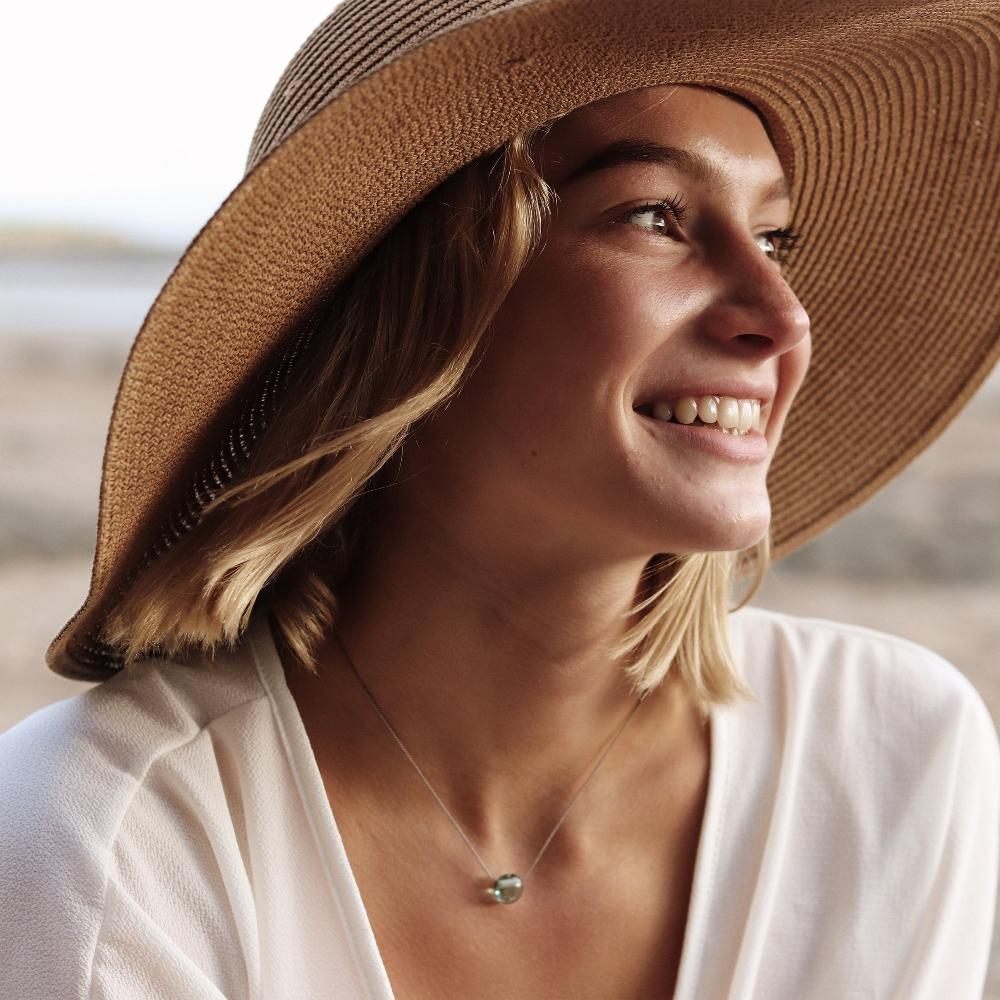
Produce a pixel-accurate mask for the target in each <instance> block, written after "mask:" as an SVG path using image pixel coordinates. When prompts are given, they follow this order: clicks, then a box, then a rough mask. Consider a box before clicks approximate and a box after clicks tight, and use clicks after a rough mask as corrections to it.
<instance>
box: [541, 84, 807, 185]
mask: <svg viewBox="0 0 1000 1000" xmlns="http://www.w3.org/2000/svg"><path fill="white" fill-rule="evenodd" d="M634 162H651V163H657V164H660V165H662V166H663V167H664V168H671V169H674V170H679V171H680V172H682V173H685V174H687V175H688V176H689V177H691V178H692V179H694V180H695V181H697V182H698V183H699V184H702V185H704V186H706V187H716V188H724V187H727V186H739V187H745V186H748V185H749V186H753V187H757V188H759V190H760V191H761V192H762V196H763V197H765V199H767V200H776V199H778V198H780V197H783V198H785V199H787V197H788V186H787V182H786V180H785V177H784V173H783V171H782V168H781V162H780V160H779V159H778V155H777V153H776V152H775V149H774V147H773V145H772V144H771V140H770V138H769V137H768V134H767V130H766V128H765V125H764V122H763V120H762V119H761V117H760V116H759V115H758V113H757V111H756V110H755V109H754V108H753V107H752V106H751V105H750V104H749V103H747V102H745V101H744V100H743V99H741V98H739V97H737V96H736V95H729V94H725V93H721V92H719V91H715V90H711V89H709V88H704V87H694V86H687V85H677V86H675V85H672V84H671V85H665V86H658V87H647V88H644V89H643V90H637V91H629V92H627V93H625V94H616V95H614V96H613V97H609V98H606V99H604V100H601V101H595V102H594V103H592V104H587V105H584V106H583V107H581V108H577V109H576V110H575V111H572V112H570V113H569V114H568V115H566V116H564V117H563V118H561V119H559V120H558V121H557V122H555V124H554V125H553V126H552V128H551V129H550V131H549V133H548V135H547V136H546V138H545V142H544V145H543V147H542V153H541V158H540V166H541V170H542V175H543V176H544V177H545V178H546V180H547V181H548V182H549V183H550V184H551V185H552V186H553V187H554V188H556V190H561V189H563V188H565V187H567V186H569V185H573V184H576V183H577V182H578V179H580V178H582V177H584V176H597V175H599V174H604V173H605V172H607V173H610V172H611V171H613V170H614V169H616V168H619V167H620V166H621V165H622V164H628V163H634Z"/></svg>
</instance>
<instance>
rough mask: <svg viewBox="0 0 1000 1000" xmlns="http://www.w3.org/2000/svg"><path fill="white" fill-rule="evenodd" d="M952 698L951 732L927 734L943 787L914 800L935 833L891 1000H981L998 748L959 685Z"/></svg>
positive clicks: (996, 842) (999, 824) (998, 845)
mask: <svg viewBox="0 0 1000 1000" xmlns="http://www.w3.org/2000/svg"><path fill="white" fill-rule="evenodd" d="M960 694H961V697H960V698H959V699H958V704H957V706H956V707H955V709H954V712H953V714H952V723H951V725H950V726H948V727H947V728H946V729H945V730H943V731H941V732H939V733H936V734H935V733H931V734H928V738H929V740H930V741H931V742H932V744H933V745H934V747H935V754H934V759H933V760H932V763H931V766H930V767H929V769H928V773H929V774H936V775H946V776H947V780H946V781H945V782H936V781H929V782H928V783H927V785H926V786H924V787H922V788H921V789H920V790H919V793H918V795H919V797H920V798H922V799H923V800H924V801H923V806H924V807H926V808H927V809H934V808H936V809H937V810H938V814H939V817H940V825H939V830H940V833H939V836H938V837H936V838H934V840H933V841H932V842H931V852H930V853H929V855H928V856H926V857H925V858H924V859H923V860H924V862H925V864H926V865H927V869H928V877H927V878H926V880H925V881H924V880H922V886H923V889H924V893H923V897H924V900H925V903H924V908H923V912H922V914H921V918H920V919H919V921H918V922H917V924H916V926H917V928H918V932H917V934H916V935H915V936H913V937H911V939H910V940H909V942H908V943H907V944H908V949H907V950H908V956H907V963H906V969H907V975H906V976H905V982H904V983H903V984H902V986H901V988H900V989H899V991H898V992H897V994H896V997H897V998H898V1000H904V998H905V1000H913V998H921V1000H937V998H940V997H951V998H954V1000H981V998H982V996H983V990H984V984H985V981H986V975H987V970H988V967H989V963H990V954H991V947H992V939H993V926H994V920H995V917H996V897H997V879H998V863H1000V741H998V738H997V730H996V727H995V725H994V722H993V720H992V717H991V716H990V713H989V710H988V709H987V708H986V705H985V704H984V702H983V700H982V698H981V697H980V695H979V693H978V692H977V691H976V690H975V688H973V687H972V685H971V684H968V683H967V682H964V679H963V683H962V684H961V691H960ZM935 798H936V800H937V801H936V803H935V801H934V799H935ZM921 811H922V812H923V809H922V810H921Z"/></svg>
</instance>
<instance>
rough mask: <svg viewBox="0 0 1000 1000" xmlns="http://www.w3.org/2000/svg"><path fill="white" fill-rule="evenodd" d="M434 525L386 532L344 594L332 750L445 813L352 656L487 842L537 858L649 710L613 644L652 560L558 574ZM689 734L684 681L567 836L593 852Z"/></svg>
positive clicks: (658, 697)
mask: <svg viewBox="0 0 1000 1000" xmlns="http://www.w3.org/2000/svg"><path fill="white" fill-rule="evenodd" d="M411 524H412V521H411ZM421 529H423V530H412V529H411V530H409V531H400V530H398V529H390V527H389V525H388V524H386V525H385V527H384V530H383V532H382V533H381V536H380V537H381V539H383V540H384V539H389V538H391V544H388V543H386V542H384V541H383V542H376V543H375V544H373V545H371V546H370V548H369V551H368V552H367V553H366V557H365V559H364V560H363V563H362V568H361V570H360V571H359V572H357V573H356V574H355V575H354V576H352V577H351V579H350V580H349V581H348V582H347V584H346V585H344V586H342V587H341V588H340V598H339V601H338V609H337V616H336V630H337V633H338V635H339V636H340V639H341V640H342V643H343V648H342V647H341V644H340V643H339V642H338V641H337V640H336V638H334V637H331V638H330V639H329V640H328V641H327V642H325V643H324V644H323V646H322V647H321V648H320V650H319V651H318V661H319V675H318V676H317V677H316V678H310V679H309V685H310V691H309V693H308V698H309V699H310V701H313V702H318V703H325V704H326V705H328V706H332V704H333V703H334V702H335V703H336V705H337V711H336V713H329V714H327V713H323V714H324V717H325V718H327V719H329V718H334V717H335V718H336V719H337V730H338V732H334V731H333V730H332V729H329V730H328V735H329V739H330V740H331V741H332V743H334V744H336V746H337V751H336V752H337V753H338V754H340V755H341V759H342V760H345V761H346V760H349V761H350V763H349V765H347V764H345V767H348V766H349V768H350V769H351V770H352V772H353V773H354V774H355V775H356V776H357V777H356V778H353V779H351V780H352V781H355V780H356V781H357V783H358V785H359V790H360V789H363V788H367V789H368V790H369V791H371V792H372V794H377V795H379V796H382V797H383V800H385V798H384V797H385V796H389V797H390V799H391V801H393V802H394V803H400V804H411V805H412V807H413V808H414V810H426V809H430V810H433V811H435V812H440V807H439V806H437V805H436V804H435V803H434V802H433V801H432V800H431V798H430V794H429V793H428V791H427V789H426V787H425V786H424V785H423V782H421V780H420V777H419V775H418V774H417V773H416V771H415V770H414V768H413V766H412V765H411V764H410V763H409V762H408V761H407V760H406V758H405V756H404V754H403V753H402V752H401V751H400V749H399V746H398V745H397V744H396V742H395V740H394V739H393V738H392V736H391V734H390V733H389V731H388V729H387V728H386V726H385V724H384V723H383V722H382V721H381V719H379V717H378V714H377V713H376V711H375V709H374V707H373V705H372V703H371V701H370V700H369V697H368V695H367V694H365V691H364V689H363V687H362V686H361V684H359V683H358V679H357V677H355V676H354V672H353V670H352V669H351V667H350V662H349V661H348V659H347V657H345V655H344V652H343V649H346V650H347V653H348V654H349V657H350V661H352V662H353V664H354V665H355V667H356V669H357V671H358V674H360V676H361V678H363V680H364V683H365V685H366V686H367V687H368V688H369V690H370V691H371V694H372V696H373V697H374V699H375V701H376V702H377V704H378V706H379V707H380V709H381V710H382V712H383V713H384V715H385V717H386V718H387V719H388V721H389V723H390V724H391V726H392V728H393V729H394V730H395V731H396V733H397V734H398V736H399V738H400V739H401V741H402V743H403V744H404V746H405V747H406V749H407V750H408V751H409V752H410V754H411V755H412V756H413V758H414V760H415V761H416V763H417V764H418V766H419V767H420V770H421V771H422V772H423V774H424V775H425V776H426V778H427V780H428V781H429V782H430V784H431V786H432V787H433V788H434V790H435V791H436V792H437V794H438V795H439V796H440V797H441V798H442V800H443V801H444V802H445V804H446V806H447V807H448V810H449V811H450V812H451V813H452V815H453V816H454V817H455V819H456V820H457V821H458V823H459V824H460V825H461V827H462V829H463V830H464V832H465V833H466V835H467V836H468V837H470V839H472V840H473V842H474V843H476V844H477V848H478V847H482V848H483V849H485V850H489V849H490V848H491V847H492V848H494V849H496V850H498V852H499V853H498V855H497V856H504V855H505V854H506V855H508V856H509V855H510V853H511V852H516V853H518V854H521V853H523V852H524V850H525V847H526V845H529V844H531V845H534V844H538V845H539V846H540V844H541V843H542V841H543V840H544V838H545V837H546V836H547V835H548V833H549V832H550V831H551V829H552V827H553V826H554V825H555V823H556V821H557V820H558V818H559V816H560V815H561V814H562V812H563V809H565V807H566V805H568V804H569V801H570V799H571V798H572V797H573V795H574V794H575V793H576V791H577V790H578V789H579V788H580V787H581V785H582V784H583V783H584V781H586V779H587V778H588V776H589V775H590V773H591V771H592V770H593V768H594V765H595V764H596V763H597V761H598V758H599V757H600V756H601V754H602V753H603V751H604V750H605V749H606V748H607V746H608V744H609V742H610V741H611V739H612V738H613V737H614V735H615V733H616V732H617V731H618V729H619V728H620V727H621V725H622V724H623V723H625V722H626V720H627V719H628V717H629V716H630V714H631V713H632V711H633V709H634V708H635V706H636V704H637V703H638V701H639V696H638V695H637V694H636V693H635V692H633V691H632V690H631V688H630V686H629V683H628V681H627V680H626V678H625V675H624V673H623V668H624V665H623V664H622V663H620V662H619V663H614V662H613V661H612V660H611V659H610V656H609V653H608V649H609V646H610V644H611V643H612V642H614V641H615V640H617V639H618V638H620V636H621V634H622V631H623V629H624V627H625V626H626V625H627V616H628V611H629V608H630V606H631V605H632V603H633V602H634V601H635V598H636V595H637V588H638V581H639V574H640V572H641V570H642V568H643V566H644V561H643V562H641V563H640V562H631V563H619V564H606V565H597V566H595V565H585V564H578V565H558V564H557V562H556V561H555V555H554V554H553V553H539V552H538V551H537V550H536V551H535V557H534V558H533V559H532V558H529V557H527V556H525V555H524V554H523V552H522V553H521V554H520V558H517V559H515V558H513V553H514V552H520V550H522V549H523V548H524V546H523V545H521V546H516V547H514V548H512V549H511V550H508V551H507V552H504V553H500V552H496V551H493V552H491V551H490V549H489V547H488V546H486V545H485V544H484V542H483V540H482V539H481V538H478V539H476V544H475V545H474V546H473V545H469V546H462V545H456V544H454V542H455V539H454V537H452V538H451V539H449V541H450V542H451V543H452V544H443V539H442V538H441V536H440V533H434V532H430V531H427V530H426V526H421ZM297 683H300V681H297ZM301 683H305V682H301ZM293 693H294V692H293ZM691 733H692V709H691V704H690V702H689V701H688V700H687V699H686V698H685V696H684V694H683V693H682V688H681V686H680V685H679V684H677V683H675V682H674V681H673V678H672V677H671V678H670V679H669V680H668V682H665V683H664V684H662V685H661V686H660V687H659V688H657V689H656V690H654V691H653V692H652V693H651V694H650V695H649V696H648V697H647V698H646V700H645V701H644V702H643V704H642V705H641V707H640V708H639V709H638V710H637V711H636V712H635V715H634V716H632V718H631V719H629V720H628V723H627V725H626V727H625V729H624V730H623V731H622V733H621V736H620V737H619V738H618V739H617V741H616V742H615V745H614V747H613V749H612V750H611V751H610V752H609V754H608V756H607V757H606V758H605V759H604V761H603V762H602V763H601V766H600V770H599V771H598V773H597V774H595V777H594V781H593V782H591V783H590V784H589V785H588V786H587V789H586V791H584V792H583V793H582V794H581V796H580V799H579V800H578V801H577V803H575V804H574V808H573V810H572V811H571V812H570V813H569V815H568V816H567V817H566V820H565V822H564V824H563V826H562V827H560V830H561V831H563V835H562V836H563V842H564V843H565V842H566V841H567V838H568V839H569V841H570V842H573V838H574V837H576V838H577V839H578V843H579V846H580V847H581V849H583V846H584V841H585V840H586V838H587V834H586V833H585V832H584V831H585V830H594V829H596V826H595V823H594V815H593V814H594V809H595V808H596V807H597V804H599V803H606V804H607V805H606V807H607V808H608V809H610V810H611V811H612V812H613V811H614V809H615V808H620V806H621V803H622V796H628V795H629V794H631V792H632V790H633V789H637V788H638V787H639V786H638V782H639V780H640V778H641V777H642V776H643V775H645V776H648V775H649V773H650V768H652V767H654V766H655V765H656V764H657V763H658V762H659V761H662V760H664V759H665V758H666V757H669V756H672V755H673V754H674V753H676V751H677V749H678V746H679V743H680V741H682V740H689V739H690V738H691ZM323 738H324V739H325V738H326V734H324V736H323ZM318 755H319V754H318ZM609 790H610V792H609ZM362 793H363V792H362ZM401 808H402V809H403V810H404V811H405V806H401ZM581 810H582V812H580V811H581ZM418 814H419V813H417V812H415V813H414V815H418ZM584 814H586V815H584ZM581 816H583V822H582V824H581V825H580V827H579V830H577V825H576V824H577V817H581ZM441 818H442V819H443V820H444V822H445V823H447V818H446V817H444V816H443V814H442V817H441ZM455 836H457V834H456V835H455Z"/></svg>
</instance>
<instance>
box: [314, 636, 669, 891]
mask: <svg viewBox="0 0 1000 1000" xmlns="http://www.w3.org/2000/svg"><path fill="white" fill-rule="evenodd" d="M334 636H335V637H336V639H337V642H338V644H339V645H340V648H341V649H342V650H343V651H344V656H346V657H347V662H348V663H349V664H350V666H351V670H352V671H354V676H355V677H357V679H358V681H359V682H360V684H361V686H362V688H364V691H365V694H367V695H368V698H369V699H370V701H371V703H372V705H373V706H374V708H375V711H376V712H377V713H378V716H379V718H380V719H381V720H382V721H383V722H384V723H385V724H386V727H387V728H388V730H389V732H390V733H391V734H392V737H393V739H394V740H395V741H396V742H397V743H398V744H399V748H400V750H402V751H403V753H404V754H406V758H407V760H409V762H410V763H411V764H412V765H413V766H414V768H415V769H416V772H417V774H419V775H420V779H421V780H422V781H423V783H424V784H425V785H426V786H427V788H428V789H429V791H430V793H431V795H433V796H434V798H435V799H436V800H437V803H438V805H439V806H440V807H441V808H442V809H443V810H444V812H445V815H446V816H447V817H448V819H450V820H451V822H452V825H453V826H454V827H455V829H456V830H458V832H459V834H461V837H462V839H463V840H464V841H465V842H466V844H468V845H469V848H470V850H471V851H472V853H473V854H474V855H475V856H476V860H477V861H478V862H479V867H480V868H482V869H483V871H484V872H486V874H487V876H488V877H489V879H490V882H491V883H492V884H491V885H490V886H489V887H488V888H487V889H486V894H487V895H488V896H489V898H490V899H492V900H494V901H495V902H497V903H515V902H517V900H519V899H520V898H521V896H522V894H523V892H524V879H525V878H527V877H528V876H529V875H530V874H531V872H532V870H533V869H534V867H535V865H537V864H538V860H539V858H541V856H542V855H543V854H544V853H545V848H546V847H548V846H549V843H550V841H551V840H552V838H553V837H554V836H555V835H556V831H557V830H558V829H559V827H560V826H562V822H563V820H564V819H565V818H566V815H567V813H568V812H569V811H570V809H572V808H573V803H574V802H576V800H577V799H578V798H579V797H580V793H581V792H582V791H583V790H584V788H586V787H587V785H588V784H589V783H590V779H591V778H593V776H594V775H595V774H596V773H597V769H598V768H599V767H600V766H601V764H602V763H603V762H604V758H605V757H607V755H608V753H609V752H610V750H611V748H612V747H613V746H614V745H615V742H616V741H617V740H618V737H619V736H621V734H622V731H623V730H624V729H625V727H626V726H627V725H628V724H629V722H630V721H631V720H632V716H633V715H635V713H636V711H637V710H638V708H639V706H640V705H641V704H642V703H643V702H644V701H645V700H646V696H647V695H648V694H649V691H646V692H645V694H643V695H642V697H641V698H640V699H639V700H638V702H636V705H635V707H634V708H633V709H632V711H631V712H629V714H628V716H627V718H626V719H625V721H624V722H623V723H622V724H621V725H620V726H619V727H618V731H617V732H616V733H615V735H614V738H613V739H612V740H611V742H610V743H609V744H608V746H607V749H606V750H605V751H604V753H602V754H601V757H600V759H599V760H598V761H597V763H596V764H595V765H594V768H593V770H592V771H591V772H590V774H589V775H588V777H587V780H586V781H585V782H584V783H583V784H582V785H581V786H580V789H579V791H578V792H577V793H576V795H574V796H573V798H572V799H570V803H569V805H568V806H566V808H565V810H564V811H563V814H562V816H560V817H559V822H558V823H556V825H555V827H553V829H552V832H551V833H550V834H549V835H548V837H547V838H546V839H545V843H544V844H542V849H541V850H540V851H539V852H538V854H537V855H536V857H535V860H534V861H532V862H531V864H530V866H529V867H528V870H527V871H526V872H525V873H524V878H522V877H521V876H520V875H515V874H513V873H512V872H507V873H506V874H504V875H500V876H497V877H495V876H494V875H493V874H492V873H491V872H490V870H489V869H488V868H487V867H486V865H485V864H484V863H483V859H482V858H481V857H480V856H479V852H478V851H477V850H476V848H475V847H474V846H473V844H472V841H471V840H469V838H468V837H467V836H466V835H465V831H464V830H463V829H462V828H461V826H459V825H458V821H457V820H456V819H455V817H454V816H452V814H451V813H450V812H449V811H448V807H447V806H446V805H445V804H444V802H442V801H441V796H439V795H438V793H437V792H435V791H434V789H433V788H432V787H431V783H430V782H429V781H428V780H427V778H425V777H424V772H423V771H421V770H420V767H419V766H418V765H417V762H416V761H415V760H414V759H413V757H412V755H411V754H410V751H409V750H407V749H406V747H405V746H403V741H402V740H401V739H400V738H399V735H398V734H397V732H396V730H395V729H393V728H392V725H391V723H390V722H389V720H388V719H387V718H386V717H385V714H384V713H383V712H382V709H381V708H379V705H378V702H377V701H376V700H375V696H374V695H373V694H372V693H371V691H370V690H369V689H368V685H367V684H365V682H364V680H363V679H362V677H361V674H360V673H359V672H358V668H357V667H356V666H355V665H354V660H353V659H351V654H350V653H349V652H348V651H347V647H346V646H345V645H344V641H343V639H341V637H340V635H339V633H338V632H337V631H336V630H334Z"/></svg>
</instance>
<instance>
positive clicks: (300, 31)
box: [0, 0, 337, 246]
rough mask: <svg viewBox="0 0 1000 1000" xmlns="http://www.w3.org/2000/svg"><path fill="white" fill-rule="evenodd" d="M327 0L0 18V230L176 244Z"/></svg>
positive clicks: (87, 6)
mask: <svg viewBox="0 0 1000 1000" xmlns="http://www.w3.org/2000/svg"><path fill="white" fill-rule="evenodd" d="M336 6H337V0H282V3H281V4H278V3H275V2H273V0H271V2H269V3H262V2H259V0H241V2H236V0H173V2H172V3H170V4H168V5H154V4H147V3H142V2H138V3H137V2H136V0H88V2H86V3H80V2H79V0H73V2H68V0H54V2H50V3H41V4H29V3H17V4H10V5H8V6H7V8H6V9H5V12H4V14H3V16H2V19H0V94H2V95H3V96H2V108H3V123H4V135H5V141H4V147H5V149H4V152H3V155H2V156H0V225H2V224H4V223H7V224H9V223H26V222H27V223H32V222H39V223H57V224H63V223H72V224H80V225H84V226H98V227H101V228H108V229H111V230H113V231H115V232H118V233H121V234H122V235H125V236H130V237H133V238H136V239H139V240H143V241H146V242H151V243H161V244H163V245H167V246H171V245H185V244H187V243H188V242H189V241H190V240H191V239H192V238H193V237H194V236H195V235H196V233H197V232H198V230H199V229H200V228H201V226H202V225H203V224H204V223H205V222H206V221H207V220H208V219H209V217H210V216H211V215H212V214H213V213H214V212H215V210H216V209H217V208H218V207H219V206H220V205H221V204H222V202H223V201H224V200H225V199H226V196H227V195H228V194H229V192H230V191H231V190H232V189H233V188H234V187H235V186H236V185H237V184H238V183H239V181H240V179H241V178H242V176H243V166H244V163H245V161H246V156H247V152H248V150H249V147H250V139H251V137H252V136H253V132H254V128H255V127H256V124H257V119H258V118H259V117H260V113H261V112H262V111H263V109H264V105H265V104H266V103H267V99H268V97H269V96H270V93H271V90H272V88H273V87H274V84H275V83H276V82H277V80H278V77H279V76H280V75H281V73H282V71H283V70H284V68H285V66H287V65H288V63H289V61H290V60H291V58H292V56H293V55H294V54H295V52H296V51H297V49H298V48H299V46H300V45H301V44H302V42H304V41H305V39H306V38H307V36H308V35H309V33H310V32H311V31H312V30H313V28H315V27H316V26H317V25H318V24H319V23H320V22H321V21H322V20H323V18H325V17H326V15H327V14H329V13H330V11H331V10H333V9H334V7H336Z"/></svg>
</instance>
